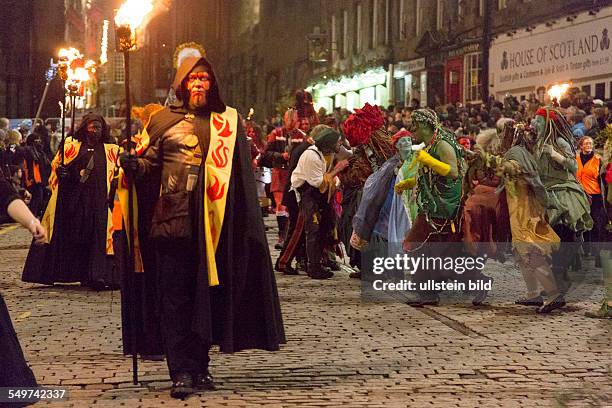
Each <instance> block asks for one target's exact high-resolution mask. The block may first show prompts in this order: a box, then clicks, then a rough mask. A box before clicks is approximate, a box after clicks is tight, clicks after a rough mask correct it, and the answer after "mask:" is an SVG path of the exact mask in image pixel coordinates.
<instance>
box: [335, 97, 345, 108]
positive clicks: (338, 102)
mask: <svg viewBox="0 0 612 408" xmlns="http://www.w3.org/2000/svg"><path fill="white" fill-rule="evenodd" d="M334 99H335V100H334V108H344V109H346V96H344V95H342V94H338V95H336V97H335V98H334Z"/></svg>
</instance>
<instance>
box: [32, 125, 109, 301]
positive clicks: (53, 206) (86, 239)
mask: <svg viewBox="0 0 612 408" xmlns="http://www.w3.org/2000/svg"><path fill="white" fill-rule="evenodd" d="M63 148H64V165H62V163H61V159H60V154H59V153H58V154H57V155H56V157H55V159H54V160H53V164H52V166H51V168H52V170H51V176H50V177H49V186H50V187H51V191H52V193H51V199H50V200H49V204H48V205H47V209H46V211H45V214H44V215H43V218H42V224H43V226H45V228H46V229H47V230H48V231H49V240H50V242H49V245H43V246H38V245H32V246H31V247H30V251H29V253H28V257H27V259H26V263H25V265H24V268H23V276H22V280H23V281H24V282H32V283H42V284H49V285H51V284H53V283H55V282H63V283H67V282H81V283H82V284H83V285H87V286H91V287H92V288H94V289H96V290H102V289H105V288H109V287H110V288H113V287H118V286H119V282H120V276H119V275H118V273H116V272H115V269H114V268H113V258H112V254H113V253H112V238H111V233H112V231H111V229H110V225H109V224H110V217H111V213H110V210H109V207H108V202H107V198H108V192H109V187H110V185H109V184H110V182H109V180H108V179H109V176H110V175H112V173H113V170H114V168H115V166H116V160H117V155H118V146H117V145H116V144H114V143H111V140H110V132H109V128H108V125H107V124H106V122H105V120H104V118H103V117H102V116H100V115H97V114H94V113H88V114H86V115H85V116H83V119H82V120H81V124H80V126H79V127H78V128H77V130H76V131H75V134H74V137H69V138H66V140H65V142H64V146H63Z"/></svg>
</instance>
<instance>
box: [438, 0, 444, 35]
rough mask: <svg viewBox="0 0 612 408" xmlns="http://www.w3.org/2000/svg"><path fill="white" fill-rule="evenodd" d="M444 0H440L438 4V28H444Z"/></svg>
mask: <svg viewBox="0 0 612 408" xmlns="http://www.w3.org/2000/svg"><path fill="white" fill-rule="evenodd" d="M443 5H444V0H438V4H437V5H436V30H442V27H443V26H444V7H443Z"/></svg>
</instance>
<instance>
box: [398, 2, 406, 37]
mask: <svg viewBox="0 0 612 408" xmlns="http://www.w3.org/2000/svg"><path fill="white" fill-rule="evenodd" d="M406 17H407V16H406V0H400V2H399V39H400V40H405V39H406V38H408V22H407V19H406Z"/></svg>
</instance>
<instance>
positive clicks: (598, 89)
mask: <svg viewBox="0 0 612 408" xmlns="http://www.w3.org/2000/svg"><path fill="white" fill-rule="evenodd" d="M595 99H602V100H603V99H606V83H605V82H600V83H598V84H595Z"/></svg>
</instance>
